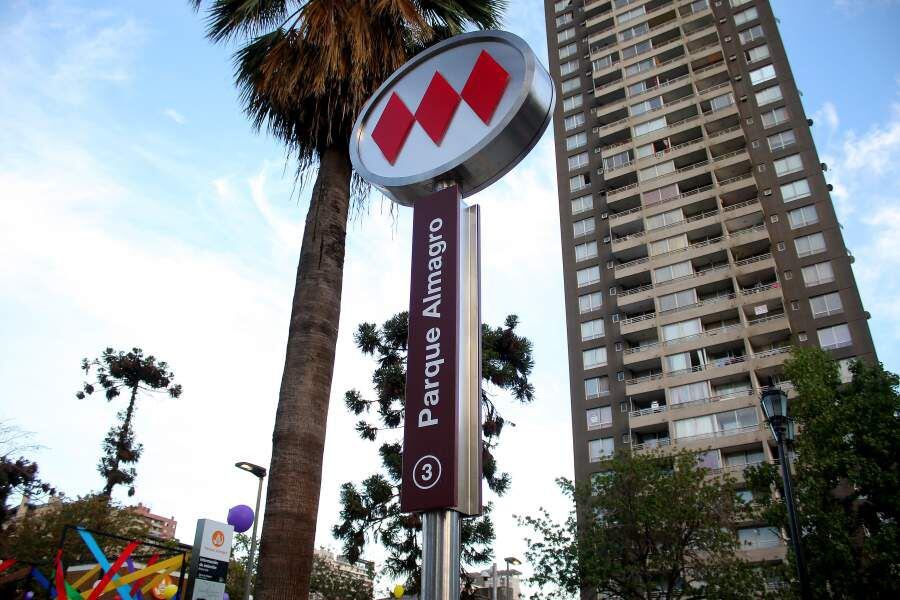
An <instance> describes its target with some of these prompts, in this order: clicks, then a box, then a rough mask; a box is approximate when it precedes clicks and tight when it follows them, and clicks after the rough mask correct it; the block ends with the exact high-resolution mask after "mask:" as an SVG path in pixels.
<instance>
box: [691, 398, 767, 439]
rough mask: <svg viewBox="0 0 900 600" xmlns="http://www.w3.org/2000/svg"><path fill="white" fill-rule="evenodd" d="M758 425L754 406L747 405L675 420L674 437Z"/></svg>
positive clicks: (696, 435) (711, 434) (694, 435)
mask: <svg viewBox="0 0 900 600" xmlns="http://www.w3.org/2000/svg"><path fill="white" fill-rule="evenodd" d="M757 425H759V420H758V418H757V415H756V408H755V407H752V406H749V407H747V408H739V409H737V410H729V411H725V412H720V413H716V414H714V415H704V416H702V417H693V418H691V419H679V420H678V421H675V437H676V438H679V439H680V438H691V437H701V436H702V437H713V436H714V435H715V434H716V433H717V432H728V431H733V432H735V433H737V432H738V431H739V430H745V429H749V428H751V427H756V426H757Z"/></svg>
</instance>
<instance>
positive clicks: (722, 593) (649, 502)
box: [519, 451, 766, 600]
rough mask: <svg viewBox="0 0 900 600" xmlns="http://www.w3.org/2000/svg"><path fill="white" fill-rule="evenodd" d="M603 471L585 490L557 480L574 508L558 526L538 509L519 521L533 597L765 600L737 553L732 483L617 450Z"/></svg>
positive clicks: (693, 458) (679, 463) (690, 466)
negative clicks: (526, 534) (527, 532)
mask: <svg viewBox="0 0 900 600" xmlns="http://www.w3.org/2000/svg"><path fill="white" fill-rule="evenodd" d="M604 467H605V469H606V470H605V471H604V473H603V475H601V476H597V477H595V478H594V481H593V482H592V484H591V485H586V486H582V487H579V488H576V487H575V486H574V485H573V484H572V483H571V482H570V481H568V480H564V479H560V480H558V481H557V483H558V484H559V486H560V488H561V489H562V491H563V493H564V494H565V495H566V496H567V497H568V498H569V499H570V500H572V502H573V504H572V510H571V513H570V514H569V516H568V518H567V519H566V520H565V521H564V522H562V523H560V522H558V521H556V520H555V519H554V518H553V517H552V516H551V515H550V514H549V513H548V512H547V511H546V510H544V509H541V510H540V512H539V514H538V515H536V516H524V517H519V523H520V525H522V526H525V527H528V528H530V529H531V530H533V531H534V533H535V534H536V537H534V538H528V539H527V540H526V541H527V543H528V548H529V549H528V551H527V552H526V557H527V559H528V561H529V562H530V563H531V564H532V565H533V566H534V574H533V576H532V577H531V579H530V581H531V583H532V584H534V585H536V586H537V587H538V588H539V589H540V592H539V593H538V594H535V595H534V596H533V598H574V597H577V596H578V594H579V593H580V592H582V591H585V592H587V594H588V595H587V597H588V598H591V599H596V598H610V599H620V600H646V599H649V598H663V599H667V600H669V599H681V598H717V599H734V600H738V599H744V598H754V597H763V596H765V594H766V592H765V585H764V584H765V581H764V579H763V575H762V573H760V572H759V571H757V570H756V569H754V568H753V567H752V566H751V565H750V564H749V563H747V562H746V561H743V560H741V559H740V558H739V557H738V555H736V553H735V551H736V550H738V548H739V543H738V538H737V535H736V534H735V532H734V529H733V524H734V523H735V522H736V521H737V520H738V519H739V518H741V517H742V516H743V515H744V508H743V505H742V504H741V503H740V502H739V500H738V498H737V496H736V493H735V488H734V484H733V482H732V480H730V479H728V478H722V477H710V474H709V471H708V470H707V469H705V468H701V467H699V466H698V462H697V454H696V453H692V452H686V451H682V452H679V453H677V454H668V455H667V454H663V453H661V452H659V451H657V452H652V453H640V454H636V453H627V452H624V453H620V454H617V455H616V456H615V457H613V458H612V459H611V460H609V461H608V462H607V463H605V464H604ZM576 507H577V508H576Z"/></svg>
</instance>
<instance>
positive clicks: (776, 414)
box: [760, 388, 812, 600]
mask: <svg viewBox="0 0 900 600" xmlns="http://www.w3.org/2000/svg"><path fill="white" fill-rule="evenodd" d="M760 404H761V405H762V410H763V414H765V416H766V420H767V421H768V422H769V428H770V429H771V430H772V436H773V437H774V438H775V445H776V447H777V448H778V462H780V463H781V478H782V482H783V484H784V503H785V505H786V506H787V513H788V526H789V529H790V532H791V545H792V546H793V547H794V556H795V557H796V561H797V578H798V579H799V580H800V596H801V597H802V598H803V600H808V599H809V598H811V597H812V596H811V594H810V590H809V580H808V579H807V575H806V560H805V559H804V558H803V542H802V540H801V539H800V525H799V523H798V522H797V506H796V505H795V504H794V490H793V486H792V485H791V465H790V460H789V458H788V453H787V446H786V444H785V442H786V441H793V439H794V434H795V430H794V423H793V421H791V419H790V417H788V406H787V405H788V399H787V394H785V393H784V391H783V390H781V389H779V388H768V389H766V390H765V391H763V394H762V400H761V401H760Z"/></svg>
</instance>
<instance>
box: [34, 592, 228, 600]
mask: <svg viewBox="0 0 900 600" xmlns="http://www.w3.org/2000/svg"><path fill="white" fill-rule="evenodd" d="M32 598H34V592H32V591H30V590H29V591H27V592H25V600H32ZM226 600H227V599H226Z"/></svg>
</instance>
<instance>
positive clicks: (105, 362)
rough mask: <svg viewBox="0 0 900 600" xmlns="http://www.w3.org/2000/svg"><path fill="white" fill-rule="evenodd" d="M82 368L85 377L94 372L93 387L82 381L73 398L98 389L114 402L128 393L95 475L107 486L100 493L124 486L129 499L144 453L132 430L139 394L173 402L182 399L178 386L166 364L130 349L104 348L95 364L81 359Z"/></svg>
mask: <svg viewBox="0 0 900 600" xmlns="http://www.w3.org/2000/svg"><path fill="white" fill-rule="evenodd" d="M81 368H82V369H83V370H84V372H85V374H86V375H88V374H90V372H91V370H92V369H93V370H94V377H95V383H96V384H94V383H90V382H89V381H85V382H84V383H83V384H82V388H81V390H79V391H78V392H77V393H76V394H75V396H76V397H77V398H78V399H79V400H83V399H84V398H85V397H87V396H90V395H92V394H93V393H94V392H95V391H97V387H98V386H99V388H100V389H102V390H103V392H104V395H105V396H106V400H107V401H109V402H111V401H113V400H115V399H116V398H117V397H118V396H119V395H120V394H121V393H122V391H127V392H129V395H130V399H129V401H128V406H127V407H126V408H125V409H124V410H122V411H119V412H118V413H117V415H116V418H117V419H118V422H117V423H116V424H115V425H113V426H112V427H111V428H110V430H109V432H108V433H107V434H106V437H105V438H103V445H102V448H103V454H102V456H101V457H100V462H99V464H98V465H97V471H98V472H99V473H100V475H102V476H103V479H104V480H105V481H106V484H105V486H104V488H103V493H104V494H105V495H106V496H109V495H111V494H112V490H113V488H114V487H115V486H117V485H127V486H128V495H129V496H133V495H134V485H133V484H134V480H135V478H136V477H137V470H136V469H135V466H134V465H136V464H137V462H138V460H139V459H140V457H141V453H142V452H143V450H144V447H143V445H142V444H138V443H136V441H135V439H134V429H133V428H132V426H131V421H132V418H133V417H134V410H135V402H136V400H137V396H138V393H139V392H141V393H148V392H165V393H167V394H168V395H169V396H170V397H172V398H178V397H179V396H181V392H182V389H181V384H177V383H175V381H174V379H175V374H174V373H173V372H172V371H170V370H169V365H167V364H166V363H165V362H163V361H160V362H156V357H154V356H153V355H150V356H144V352H143V350H141V349H140V348H133V349H132V350H131V351H130V352H121V351H120V352H116V351H114V350H113V349H112V348H107V349H106V350H104V351H103V354H101V355H100V358H96V359H94V360H88V359H86V358H85V359H83V360H82V361H81Z"/></svg>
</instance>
